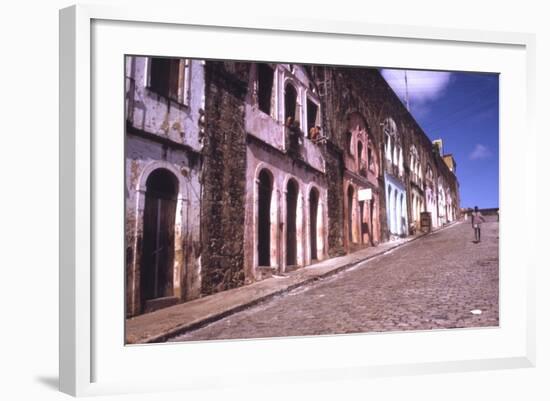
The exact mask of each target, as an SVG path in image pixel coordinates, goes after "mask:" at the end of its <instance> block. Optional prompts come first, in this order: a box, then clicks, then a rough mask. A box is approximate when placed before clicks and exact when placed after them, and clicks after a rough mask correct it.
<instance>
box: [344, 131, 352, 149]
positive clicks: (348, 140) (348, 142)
mask: <svg viewBox="0 0 550 401" xmlns="http://www.w3.org/2000/svg"><path fill="white" fill-rule="evenodd" d="M352 139H353V134H352V133H351V132H349V131H348V132H346V150H347V151H348V152H349V154H350V155H351V154H353V148H352Z"/></svg>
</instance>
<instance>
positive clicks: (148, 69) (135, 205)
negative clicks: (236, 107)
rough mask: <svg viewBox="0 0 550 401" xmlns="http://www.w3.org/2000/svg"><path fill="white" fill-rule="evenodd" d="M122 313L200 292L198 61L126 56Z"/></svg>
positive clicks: (200, 84) (200, 93)
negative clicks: (124, 297)
mask: <svg viewBox="0 0 550 401" xmlns="http://www.w3.org/2000/svg"><path fill="white" fill-rule="evenodd" d="M125 69H126V71H125V74H126V77H125V80H126V146H125V149H126V166H125V168H126V203H125V204H126V273H127V274H126V277H127V281H126V288H127V291H126V293H127V299H126V310H127V315H130V316H132V315H136V314H139V313H143V312H147V311H151V310H154V309H157V308H159V307H164V306H167V305H171V304H174V303H177V302H179V301H182V300H189V299H193V298H196V297H198V296H199V295H200V293H201V274H200V262H199V258H198V250H199V248H200V218H199V216H200V215H199V212H200V204H201V183H200V177H199V176H200V171H201V149H202V143H201V138H202V134H203V127H202V123H203V110H204V62H201V61H198V60H188V59H161V58H147V57H127V59H126V65H125Z"/></svg>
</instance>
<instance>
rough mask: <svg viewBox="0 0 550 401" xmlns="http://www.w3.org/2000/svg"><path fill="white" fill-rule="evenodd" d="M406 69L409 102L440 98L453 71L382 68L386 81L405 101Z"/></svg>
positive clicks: (423, 101) (424, 101)
mask: <svg viewBox="0 0 550 401" xmlns="http://www.w3.org/2000/svg"><path fill="white" fill-rule="evenodd" d="M405 71H406V73H407V87H408V92H409V103H417V104H418V103H426V102H429V101H432V100H435V99H437V98H439V97H440V96H441V95H442V94H443V93H444V92H445V89H446V88H447V86H448V85H449V83H450V82H451V77H452V73H450V72H440V71H411V70H387V69H383V70H381V71H380V72H381V74H382V76H383V77H384V79H385V80H386V82H387V83H388V84H389V85H390V86H391V88H392V89H393V91H394V92H395V93H396V94H397V96H399V98H400V99H402V100H403V101H405V93H406V86H405Z"/></svg>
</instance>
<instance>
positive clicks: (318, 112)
mask: <svg viewBox="0 0 550 401" xmlns="http://www.w3.org/2000/svg"><path fill="white" fill-rule="evenodd" d="M126 64H127V65H126V83H127V104H126V106H127V131H126V141H127V142H126V149H127V157H126V184H127V192H126V213H127V219H126V242H127V254H126V266H127V267H126V268H127V314H128V316H133V315H136V314H140V313H145V312H148V311H150V310H154V309H156V308H158V307H163V306H167V305H170V304H173V303H175V302H182V301H187V300H190V299H193V298H197V297H200V296H205V295H208V294H212V293H215V292H219V291H223V290H227V289H230V288H235V287H238V286H241V285H245V284H248V283H252V282H255V281H258V280H262V279H265V278H268V277H270V276H272V275H274V274H285V272H289V271H292V270H294V269H297V268H300V267H303V266H306V265H310V264H313V263H316V262H317V261H321V260H323V259H327V258H331V257H334V256H338V255H342V254H345V253H351V252H354V251H356V250H358V249H360V248H363V247H368V246H376V245H378V244H379V243H380V242H384V241H388V240H391V239H392V238H393V237H395V236H406V235H410V234H411V233H414V232H415V231H416V230H417V229H419V228H420V218H421V213H425V212H430V213H431V218H432V226H433V227H439V226H441V225H443V224H446V223H447V222H450V221H453V220H455V219H456V218H457V216H458V210H459V198H458V182H457V180H456V176H455V175H454V169H456V164H455V163H454V160H452V163H451V161H450V160H451V159H452V156H450V159H449V155H445V157H443V154H442V153H440V151H439V149H441V151H442V146H441V147H437V146H434V145H433V144H432V142H431V141H430V140H429V139H428V138H427V136H426V135H425V134H424V132H423V131H422V129H421V128H420V127H419V126H418V124H417V123H416V121H415V120H414V118H413V117H412V116H411V114H410V113H409V112H408V111H407V110H406V108H405V107H404V106H403V104H402V103H401V102H400V100H399V99H398V98H397V96H396V95H395V94H394V93H393V91H392V90H391V88H389V86H388V85H387V84H386V82H385V81H384V79H383V78H382V76H381V75H380V73H379V72H378V71H377V70H375V69H366V68H348V67H325V66H303V65H296V64H283V63H279V64H276V63H252V62H222V61H201V60H184V59H168V58H146V57H129V58H128V60H127V63H126ZM163 77H164V78H163ZM451 166H452V169H451Z"/></svg>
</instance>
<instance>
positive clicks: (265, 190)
mask: <svg viewBox="0 0 550 401" xmlns="http://www.w3.org/2000/svg"><path fill="white" fill-rule="evenodd" d="M272 192H273V180H272V179H271V174H269V172H268V171H267V170H262V171H261V172H260V175H259V177H258V266H270V265H271V256H270V254H271V218H270V217H271V196H272Z"/></svg>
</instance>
